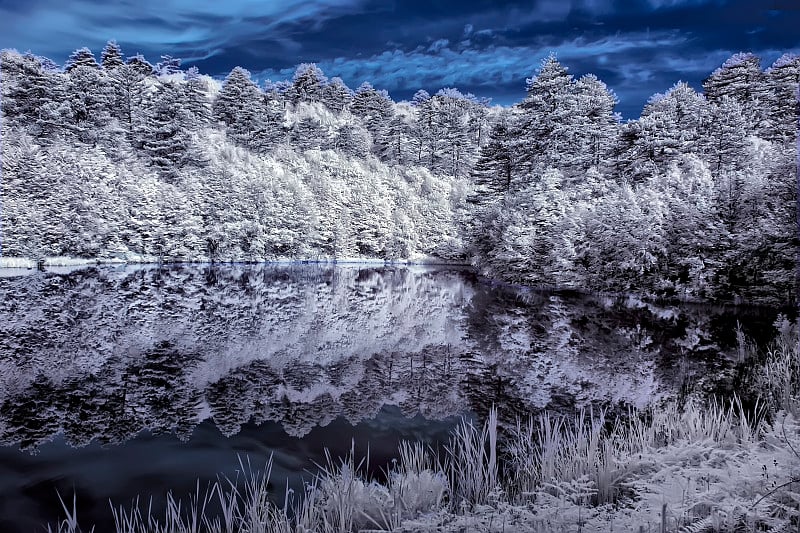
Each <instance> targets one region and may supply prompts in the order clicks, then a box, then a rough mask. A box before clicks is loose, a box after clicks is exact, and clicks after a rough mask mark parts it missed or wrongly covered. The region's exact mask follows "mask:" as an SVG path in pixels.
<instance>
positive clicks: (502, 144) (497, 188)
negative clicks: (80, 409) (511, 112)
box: [469, 114, 512, 205]
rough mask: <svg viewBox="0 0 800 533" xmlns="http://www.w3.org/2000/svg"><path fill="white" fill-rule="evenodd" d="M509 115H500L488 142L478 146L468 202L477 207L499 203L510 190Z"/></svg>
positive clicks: (510, 141) (510, 140)
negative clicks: (471, 192) (472, 189)
mask: <svg viewBox="0 0 800 533" xmlns="http://www.w3.org/2000/svg"><path fill="white" fill-rule="evenodd" d="M508 120H509V119H508V115H507V114H504V115H502V116H501V117H500V118H499V120H498V121H497V122H496V123H495V124H494V126H493V127H492V131H491V133H490V134H489V141H488V142H487V143H486V144H485V145H484V146H483V147H481V150H480V156H479V157H478V161H477V163H475V167H474V168H473V169H472V182H473V185H474V193H473V194H472V195H471V196H470V199H469V201H470V202H471V203H473V204H477V205H486V204H488V203H492V202H497V201H499V200H500V199H501V198H502V197H503V195H504V194H506V193H507V192H509V191H510V189H511V177H512V156H511V143H512V139H511V132H510V131H509V128H508Z"/></svg>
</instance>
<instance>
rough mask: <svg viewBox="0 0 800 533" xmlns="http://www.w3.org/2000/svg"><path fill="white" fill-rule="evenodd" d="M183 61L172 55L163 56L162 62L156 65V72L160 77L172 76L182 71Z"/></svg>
mask: <svg viewBox="0 0 800 533" xmlns="http://www.w3.org/2000/svg"><path fill="white" fill-rule="evenodd" d="M181 62H182V60H181V59H180V58H178V57H172V56H170V55H163V56H161V61H159V62H158V63H157V64H156V68H155V72H156V73H157V74H158V75H159V76H170V75H172V74H177V73H179V72H180V71H181Z"/></svg>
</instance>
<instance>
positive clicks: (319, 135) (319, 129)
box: [290, 117, 328, 150]
mask: <svg viewBox="0 0 800 533" xmlns="http://www.w3.org/2000/svg"><path fill="white" fill-rule="evenodd" d="M290 138H291V142H292V144H293V145H294V146H296V147H297V148H298V149H300V150H312V149H320V148H327V146H328V133H327V131H326V129H325V128H324V127H323V126H322V124H321V123H320V121H319V120H317V119H316V118H313V117H304V118H302V119H300V120H299V121H298V122H297V123H295V125H294V127H293V128H292V132H291V137H290Z"/></svg>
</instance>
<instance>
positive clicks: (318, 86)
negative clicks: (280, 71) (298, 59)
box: [290, 63, 328, 105]
mask: <svg viewBox="0 0 800 533" xmlns="http://www.w3.org/2000/svg"><path fill="white" fill-rule="evenodd" d="M327 83H328V78H327V77H325V74H323V72H322V69H320V68H319V67H318V66H317V65H316V64H314V63H303V64H301V65H300V66H298V67H297V69H296V70H295V72H294V78H293V79H292V87H291V89H290V95H291V96H290V98H291V100H292V103H293V104H295V105H297V104H298V103H300V102H319V101H321V100H322V99H323V94H324V89H325V86H326V85H327Z"/></svg>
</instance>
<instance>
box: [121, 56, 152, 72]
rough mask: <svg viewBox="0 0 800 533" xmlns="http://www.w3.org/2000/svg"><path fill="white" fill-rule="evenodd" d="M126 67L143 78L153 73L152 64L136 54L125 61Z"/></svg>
mask: <svg viewBox="0 0 800 533" xmlns="http://www.w3.org/2000/svg"><path fill="white" fill-rule="evenodd" d="M125 64H126V65H130V66H131V67H132V68H133V69H135V70H136V71H137V72H139V73H140V74H142V75H143V76H152V75H153V74H154V73H155V69H154V68H153V65H152V63H150V62H149V61H148V60H147V59H145V57H144V56H143V55H142V54H136V55H134V56H131V57H129V58H128V59H126V60H125Z"/></svg>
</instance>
